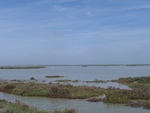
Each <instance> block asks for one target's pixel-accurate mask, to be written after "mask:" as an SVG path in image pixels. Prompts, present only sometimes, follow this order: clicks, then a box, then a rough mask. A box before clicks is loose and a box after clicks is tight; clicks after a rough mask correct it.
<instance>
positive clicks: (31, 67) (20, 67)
mask: <svg viewBox="0 0 150 113" xmlns="http://www.w3.org/2000/svg"><path fill="white" fill-rule="evenodd" d="M39 68H46V67H45V66H29V67H26V66H25V67H23V66H17V67H16V66H10V67H5V66H4V67H0V69H39Z"/></svg>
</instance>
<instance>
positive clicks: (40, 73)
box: [0, 66, 150, 113]
mask: <svg viewBox="0 0 150 113" xmlns="http://www.w3.org/2000/svg"><path fill="white" fill-rule="evenodd" d="M53 75H60V76H65V77H64V78H45V76H53ZM138 76H150V66H88V67H81V66H47V68H43V69H7V70H6V69H3V70H2V69H1V70H0V78H2V79H8V80H12V79H17V80H29V79H30V78H31V77H34V78H36V79H37V80H38V81H39V82H41V81H42V80H46V82H54V81H55V80H58V79H69V80H81V82H78V83H73V85H89V86H91V85H95V86H100V87H104V88H107V87H108V86H114V87H120V88H128V87H127V86H123V85H119V84H118V83H111V82H109V83H103V84H102V83H101V84H94V83H93V84H91V83H89V84H86V83H85V82H82V81H91V80H95V79H99V80H112V79H118V78H120V77H138ZM0 98H2V99H6V100H9V101H15V99H20V100H21V101H22V102H24V103H26V104H29V105H32V106H35V107H38V108H39V109H43V110H47V111H53V110H55V109H61V110H63V109H65V108H75V109H77V110H78V113H127V112H128V113H133V112H136V113H142V112H143V113H150V110H146V109H143V108H131V107H128V106H123V105H114V104H104V103H102V102H97V103H92V102H87V101H86V100H78V99H76V100H74V99H54V98H46V97H25V96H16V95H12V94H7V93H0Z"/></svg>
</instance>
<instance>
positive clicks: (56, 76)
mask: <svg viewBox="0 0 150 113" xmlns="http://www.w3.org/2000/svg"><path fill="white" fill-rule="evenodd" d="M63 77H64V76H59V75H54V76H45V78H63Z"/></svg>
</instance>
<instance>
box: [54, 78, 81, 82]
mask: <svg viewBox="0 0 150 113" xmlns="http://www.w3.org/2000/svg"><path fill="white" fill-rule="evenodd" d="M55 82H79V80H68V79H66V80H63V79H61V80H55Z"/></svg>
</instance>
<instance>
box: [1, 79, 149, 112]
mask: <svg viewBox="0 0 150 113" xmlns="http://www.w3.org/2000/svg"><path fill="white" fill-rule="evenodd" d="M68 81H70V80H59V81H57V82H68ZM112 81H115V82H118V83H122V84H126V85H128V86H129V87H130V88H131V89H119V88H114V87H108V88H107V89H104V88H100V87H94V86H92V87H90V86H73V85H70V84H68V85H64V84H59V83H58V84H44V83H34V82H30V83H9V82H5V83H3V84H1V85H0V91H2V92H7V93H12V94H16V95H23V96H46V97H53V98H69V99H87V100H88V101H91V102H98V101H103V102H104V103H112V104H125V105H128V106H131V107H144V108H146V109H150V102H149V100H150V77H149V76H148V77H133V78H131V77H128V78H119V79H118V80H112ZM90 82H98V83H99V82H103V81H101V80H95V81H90ZM103 94H105V98H96V97H97V96H100V95H103ZM91 97H92V98H91ZM89 98H90V99H89ZM139 100H140V101H139ZM141 100H142V101H141ZM143 100H144V101H143Z"/></svg>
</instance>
